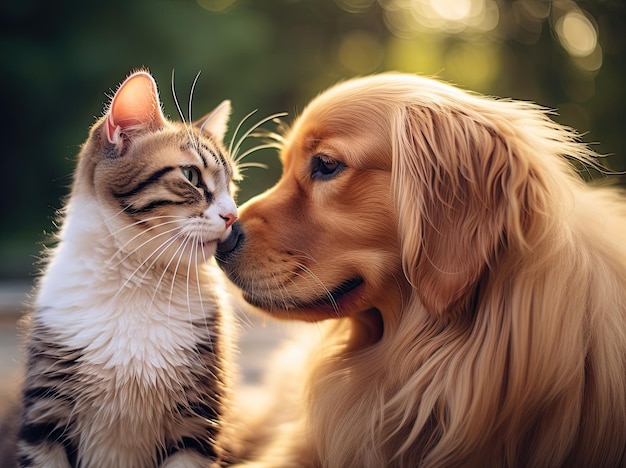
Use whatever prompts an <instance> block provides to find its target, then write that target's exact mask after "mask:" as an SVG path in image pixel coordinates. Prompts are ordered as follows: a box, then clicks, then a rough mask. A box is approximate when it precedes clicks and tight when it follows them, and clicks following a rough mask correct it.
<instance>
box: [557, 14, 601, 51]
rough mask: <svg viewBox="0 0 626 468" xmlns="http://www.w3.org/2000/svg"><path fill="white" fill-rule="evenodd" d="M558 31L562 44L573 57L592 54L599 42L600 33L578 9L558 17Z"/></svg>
mask: <svg viewBox="0 0 626 468" xmlns="http://www.w3.org/2000/svg"><path fill="white" fill-rule="evenodd" d="M556 32H557V34H558V36H559V40H560V41H561V44H562V45H563V47H564V48H565V50H567V52H568V53H569V54H570V55H571V56H572V57H586V56H588V55H591V54H592V53H593V51H594V50H595V48H596V46H597V44H598V34H597V33H596V29H595V28H594V26H593V24H592V23H591V21H589V19H588V18H587V17H586V16H585V15H584V14H583V13H582V12H581V11H579V10H578V9H575V10H571V11H568V12H567V13H566V14H565V15H563V16H562V17H561V18H559V19H558V21H557V23H556Z"/></svg>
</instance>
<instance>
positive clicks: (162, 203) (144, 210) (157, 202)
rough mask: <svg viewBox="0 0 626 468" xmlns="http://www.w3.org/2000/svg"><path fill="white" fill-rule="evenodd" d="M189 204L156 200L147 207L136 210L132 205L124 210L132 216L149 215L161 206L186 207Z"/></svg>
mask: <svg viewBox="0 0 626 468" xmlns="http://www.w3.org/2000/svg"><path fill="white" fill-rule="evenodd" d="M188 203H189V202H187V201H173V200H155V201H153V202H150V203H148V204H147V205H145V206H142V207H141V208H134V207H133V206H131V205H126V206H125V207H124V209H125V210H126V212H127V213H130V214H139V213H147V212H148V211H151V210H153V209H155V208H158V207H159V206H166V205H186V204H188Z"/></svg>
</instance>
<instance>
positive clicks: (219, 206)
mask: <svg viewBox="0 0 626 468" xmlns="http://www.w3.org/2000/svg"><path fill="white" fill-rule="evenodd" d="M194 84H195V82H194ZM181 114H182V113H181ZM229 114H230V102H229V101H224V102H223V103H222V104H221V105H220V106H218V107H217V108H216V109H215V110H214V111H213V112H212V113H211V114H209V115H207V116H206V117H205V118H204V119H201V120H200V121H198V122H196V123H193V124H192V123H186V122H182V123H181V122H172V121H170V120H168V119H166V118H165V117H164V115H163V113H162V110H161V103H160V100H159V97H158V90H157V85H156V82H155V80H154V79H153V77H152V76H151V75H150V73H149V72H148V71H147V70H138V71H136V72H134V73H132V74H131V75H130V76H129V77H128V78H127V79H126V80H125V81H124V82H123V83H122V84H121V86H120V87H119V88H118V90H117V91H116V93H115V95H114V97H113V98H112V100H111V102H110V105H109V106H108V109H105V115H104V116H103V117H102V118H101V119H100V120H99V121H98V122H97V123H95V125H94V126H93V127H92V128H91V131H90V134H89V137H88V139H87V141H86V142H85V143H84V145H83V146H82V148H81V151H80V153H79V156H78V164H77V167H76V170H75V173H74V179H73V184H72V189H71V193H70V195H69V198H68V203H66V207H65V209H64V213H63V220H62V227H61V229H60V232H59V234H58V243H57V245H56V247H55V248H54V249H53V250H51V251H50V252H49V254H48V255H47V262H46V266H45V270H44V274H43V276H42V277H41V278H40V279H39V280H38V282H37V284H36V289H35V297H36V300H35V304H34V307H33V311H32V313H31V314H30V315H29V316H28V317H27V318H26V327H27V333H26V344H25V350H26V363H25V376H24V382H23V387H22V392H21V398H20V401H19V404H18V405H17V406H16V411H15V414H16V415H17V419H18V422H17V424H13V425H9V426H10V427H12V430H13V433H12V434H10V433H8V434H7V433H6V432H5V434H0V437H1V438H3V440H4V444H5V445H11V449H12V450H13V451H14V453H13V455H12V456H13V460H14V461H13V465H17V466H33V467H38V466H55V467H64V466H71V467H78V466H80V467H98V468H99V467H128V468H135V467H137V468H140V467H151V466H164V467H165V466H184V467H192V466H211V465H213V466H219V465H220V463H222V460H223V459H224V457H226V454H225V453H224V451H223V450H222V448H221V447H220V438H221V437H222V436H223V433H224V431H225V430H226V428H225V427H224V426H223V424H222V421H223V417H224V414H225V413H227V411H228V407H227V401H228V397H229V391H230V390H229V385H230V381H231V379H232V375H231V372H230V370H229V366H230V365H231V362H232V359H231V358H230V355H231V353H232V352H233V349H232V348H233V345H232V340H233V339H234V338H233V330H232V328H233V327H234V316H233V313H232V311H230V310H229V309H228V304H227V302H228V301H227V295H226V294H227V293H226V292H225V290H224V287H225V286H224V284H223V283H222V280H223V277H222V273H221V271H219V270H218V269H217V267H216V266H215V264H214V259H213V255H214V254H215V249H216V244H217V242H218V241H219V240H220V239H225V238H226V237H227V235H228V234H229V233H230V230H231V225H232V224H233V222H234V221H235V220H236V217H237V207H236V204H235V201H234V199H233V196H234V191H235V185H234V183H235V180H237V179H238V172H237V167H236V163H235V162H234V161H233V160H232V159H231V158H230V157H229V155H228V154H227V151H226V150H225V148H224V147H223V144H222V140H223V138H224V133H225V131H226V127H227V121H228V118H229ZM183 120H184V119H183ZM5 426H6V424H5ZM5 455H6V454H5ZM0 456H2V454H0ZM4 460H8V458H4ZM6 463H8V462H6ZM8 464H9V465H11V463H8Z"/></svg>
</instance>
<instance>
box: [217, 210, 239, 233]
mask: <svg viewBox="0 0 626 468" xmlns="http://www.w3.org/2000/svg"><path fill="white" fill-rule="evenodd" d="M220 218H222V219H223V220H224V221H225V222H226V228H227V229H228V227H230V226H231V225H232V224H233V223H234V222H235V221H237V215H236V214H234V213H227V214H221V215H220Z"/></svg>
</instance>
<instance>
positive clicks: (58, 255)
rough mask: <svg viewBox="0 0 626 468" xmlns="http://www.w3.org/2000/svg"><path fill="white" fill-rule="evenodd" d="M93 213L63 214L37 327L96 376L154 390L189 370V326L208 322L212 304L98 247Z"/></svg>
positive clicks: (191, 287)
mask: <svg viewBox="0 0 626 468" xmlns="http://www.w3.org/2000/svg"><path fill="white" fill-rule="evenodd" d="M96 210H97V208H95V207H93V206H92V207H89V203H83V204H82V206H80V207H78V208H74V210H72V211H71V212H70V213H68V218H67V219H66V223H65V228H64V231H63V232H62V242H61V244H60V245H59V247H58V248H57V250H56V251H55V253H54V256H53V258H52V259H51V262H50V264H49V265H48V268H47V271H46V275H45V277H44V278H43V279H42V281H41V284H40V287H39V294H38V297H37V308H38V312H37V315H38V319H39V320H40V321H41V323H42V324H43V325H45V326H46V327H48V328H49V329H51V330H52V331H54V333H55V334H57V335H58V336H59V337H60V338H61V339H62V340H63V343H64V344H65V345H66V346H70V347H72V348H77V349H81V350H84V354H83V357H82V360H83V361H84V363H85V364H87V365H93V368H94V371H95V372H101V371H102V370H105V369H110V370H116V374H117V378H118V379H119V378H122V380H125V379H127V378H132V379H138V378H139V379H141V380H146V379H147V380H148V381H152V382H154V381H155V379H157V378H158V377H159V375H158V374H159V373H160V372H167V369H172V368H175V367H179V366H185V365H186V364H187V363H188V359H189V356H190V354H192V353H193V349H194V346H195V344H196V335H195V333H196V332H197V329H194V326H193V323H194V322H195V323H196V324H197V323H203V321H204V322H206V321H207V320H210V318H211V313H212V311H214V310H215V308H216V304H215V302H214V301H215V299H213V298H211V297H203V292H204V291H201V290H200V287H199V285H198V282H197V281H196V280H188V279H187V278H186V276H185V273H186V271H183V272H182V273H181V272H179V275H180V276H179V277H178V278H175V277H174V276H173V275H172V274H162V273H161V272H160V271H158V270H154V271H152V270H145V271H144V270H139V271H138V267H139V264H138V263H133V262H131V261H130V260H129V257H127V253H120V252H119V251H118V249H117V247H113V246H111V245H112V244H114V243H113V242H111V240H110V239H104V236H107V235H108V234H107V233H106V229H103V227H102V224H100V223H97V222H94V212H97V211H96ZM87 212H89V213H88V214H87ZM86 231H91V232H86ZM87 239H88V240H87ZM181 277H182V278H183V279H182V280H181ZM205 330H208V328H206V329H205Z"/></svg>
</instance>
